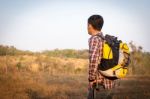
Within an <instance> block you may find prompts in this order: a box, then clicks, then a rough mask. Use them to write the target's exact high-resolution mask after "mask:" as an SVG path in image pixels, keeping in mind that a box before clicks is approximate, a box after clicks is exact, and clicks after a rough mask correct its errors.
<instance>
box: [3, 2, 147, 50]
mask: <svg viewBox="0 0 150 99" xmlns="http://www.w3.org/2000/svg"><path fill="white" fill-rule="evenodd" d="M149 5H150V1H149V0H64V1H63V0H0V14H1V15H0V44H3V45H13V46H15V47H16V48H18V49H21V50H31V51H42V50H51V49H56V48H59V49H66V48H69V49H88V38H89V37H90V36H89V35H88V33H87V19H88V17H89V16H91V15H93V14H100V15H102V16H103V17H104V21H105V22H104V27H103V29H102V31H103V33H104V34H111V35H115V36H117V37H118V38H119V39H121V40H123V41H125V42H127V43H128V42H130V41H134V42H135V44H136V45H138V46H139V45H140V46H142V47H143V48H144V51H149V52H150V46H149V41H150V40H149V34H148V33H150V28H149V26H150V20H149V18H150V13H149V12H150V8H149Z"/></svg>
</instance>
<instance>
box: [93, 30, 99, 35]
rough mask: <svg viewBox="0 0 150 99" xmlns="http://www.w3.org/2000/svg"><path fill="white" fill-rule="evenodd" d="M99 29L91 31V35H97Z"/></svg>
mask: <svg viewBox="0 0 150 99" xmlns="http://www.w3.org/2000/svg"><path fill="white" fill-rule="evenodd" d="M100 32H101V31H97V30H96V31H93V33H92V35H97V34H98V33H100Z"/></svg>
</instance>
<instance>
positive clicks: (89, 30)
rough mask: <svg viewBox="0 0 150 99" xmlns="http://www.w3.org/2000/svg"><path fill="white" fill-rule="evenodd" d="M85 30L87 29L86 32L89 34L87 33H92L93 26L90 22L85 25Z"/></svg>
mask: <svg viewBox="0 0 150 99" xmlns="http://www.w3.org/2000/svg"><path fill="white" fill-rule="evenodd" d="M87 30H88V34H89V35H92V30H93V27H92V25H91V24H88V26H87Z"/></svg>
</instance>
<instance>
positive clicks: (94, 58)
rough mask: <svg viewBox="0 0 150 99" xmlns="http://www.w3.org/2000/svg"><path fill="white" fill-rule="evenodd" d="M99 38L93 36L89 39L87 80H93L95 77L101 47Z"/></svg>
mask: <svg viewBox="0 0 150 99" xmlns="http://www.w3.org/2000/svg"><path fill="white" fill-rule="evenodd" d="M101 46H102V45H101V43H100V39H99V38H98V37H96V36H93V37H91V38H90V39H89V78H88V80H89V81H94V80H95V79H96V74H97V73H96V72H97V67H98V60H99V56H100V53H99V48H100V47H101Z"/></svg>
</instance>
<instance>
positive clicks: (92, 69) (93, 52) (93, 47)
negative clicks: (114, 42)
mask: <svg viewBox="0 0 150 99" xmlns="http://www.w3.org/2000/svg"><path fill="white" fill-rule="evenodd" d="M103 24H104V20H103V17H102V16H100V15H92V16H90V17H89V19H88V34H89V35H91V37H90V38H89V77H88V80H89V85H88V89H89V94H88V99H92V96H91V90H93V84H94V83H96V81H98V83H100V84H102V85H103V86H104V88H105V89H111V88H113V86H114V81H113V80H110V79H108V78H106V77H104V76H103V75H101V73H100V72H99V71H98V69H97V68H98V64H99V63H100V62H101V61H100V60H101V56H102V54H103V53H102V47H103V40H102V38H101V37H99V36H98V35H101V36H103V33H102V32H101V30H102V27H103Z"/></svg>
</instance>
